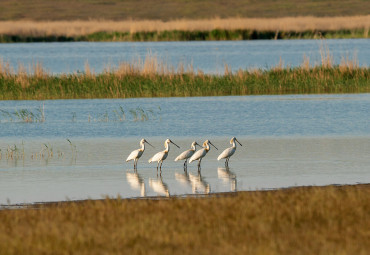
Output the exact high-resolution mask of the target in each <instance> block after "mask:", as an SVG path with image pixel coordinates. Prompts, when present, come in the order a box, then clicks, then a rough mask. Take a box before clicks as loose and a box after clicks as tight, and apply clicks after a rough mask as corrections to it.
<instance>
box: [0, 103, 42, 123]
mask: <svg viewBox="0 0 370 255" xmlns="http://www.w3.org/2000/svg"><path fill="white" fill-rule="evenodd" d="M0 113H1V115H0V122H4V121H5V122H27V123H30V122H45V111H44V105H42V106H40V107H39V108H38V109H37V110H36V111H32V110H29V109H24V108H23V109H19V110H18V109H16V110H14V111H7V110H3V109H0Z"/></svg>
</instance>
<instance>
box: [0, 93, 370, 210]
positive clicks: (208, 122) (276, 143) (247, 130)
mask: <svg viewBox="0 0 370 255" xmlns="http://www.w3.org/2000/svg"><path fill="white" fill-rule="evenodd" d="M40 107H41V111H42V108H43V107H44V116H45V121H44V122H31V123H27V122H23V121H21V120H20V118H18V117H16V116H15V115H14V112H16V111H20V110H21V109H27V110H28V111H31V112H33V113H34V114H35V116H36V119H37V120H40V114H39V111H38V109H40ZM120 107H122V109H123V110H124V111H125V119H124V118H123V116H122V115H120V116H119V115H117V113H120V109H121V108H120ZM0 110H2V112H0V120H1V121H0V205H4V204H8V203H9V204H18V203H34V202H47V201H62V200H78V199H88V198H92V199H99V198H102V197H104V196H109V197H116V196H117V195H119V196H120V197H124V198H129V197H138V196H157V195H159V196H172V195H187V194H206V193H213V192H234V191H243V190H256V189H259V190H260V189H274V188H283V187H292V186H302V185H329V184H357V183H370V157H369V153H370V119H369V112H370V94H330V95H283V96H278V95H277V96H233V97H201V98H196V97H194V98H153V99H149V98H146V99H119V100H112V99H109V100H100V99H99V100H52V101H0ZM130 110H131V111H132V112H130ZM140 110H143V111H144V113H145V114H147V116H148V119H147V120H144V121H141V117H140V116H141V115H140ZM150 111H152V112H150ZM6 113H8V114H6ZM9 114H10V115H9ZM135 114H136V117H137V119H136V120H135ZM232 136H236V137H237V138H238V140H239V141H240V142H241V143H242V145H243V146H239V145H238V147H237V150H236V153H235V155H234V156H233V157H232V158H231V159H230V167H229V168H225V167H224V161H222V160H221V161H217V156H218V155H219V154H220V153H221V152H222V151H223V150H224V149H225V148H227V147H228V146H230V144H229V140H230V138H231V137H232ZM143 137H144V138H146V139H147V140H148V141H149V142H150V143H151V144H152V145H153V146H155V148H151V147H148V146H147V148H146V150H145V152H144V154H143V156H142V158H140V160H139V164H138V170H137V172H135V171H134V170H133V166H132V162H127V163H126V162H125V159H126V158H127V156H128V155H129V154H130V152H131V151H132V150H134V149H137V148H139V140H140V139H141V138H143ZM167 137H169V138H171V139H172V140H173V141H174V142H175V143H176V144H178V145H179V146H180V147H181V148H180V149H178V148H176V147H174V146H171V148H170V152H169V156H168V158H167V159H166V161H165V162H164V163H163V167H162V173H158V171H157V170H156V163H151V164H150V163H148V159H149V158H150V157H151V156H153V155H154V154H155V153H156V152H158V151H161V150H163V149H164V147H163V142H164V140H165V138H167ZM67 138H68V139H69V141H71V143H69V141H68V140H67ZM206 139H209V140H211V141H212V143H213V144H214V145H216V147H218V149H219V150H216V149H215V148H211V150H210V152H209V153H208V154H207V156H206V157H205V158H204V159H203V160H202V166H201V171H200V172H199V171H198V168H197V165H196V163H190V164H189V166H188V170H187V171H186V172H184V169H183V162H174V158H175V157H176V156H177V155H179V154H180V153H181V152H182V151H184V150H187V149H188V148H189V147H190V144H191V142H192V141H194V140H196V141H197V142H198V143H202V142H203V141H204V140H206ZM47 150H52V152H53V155H50V154H49V153H47ZM12 151H14V153H15V154H14V155H17V156H14V157H10V156H9V155H10V154H9V153H11V152H12ZM0 208H1V206H0Z"/></svg>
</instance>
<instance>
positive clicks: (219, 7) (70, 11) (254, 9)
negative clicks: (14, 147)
mask: <svg viewBox="0 0 370 255" xmlns="http://www.w3.org/2000/svg"><path fill="white" fill-rule="evenodd" d="M368 14H369V3H368V1H367V0H341V1H336V0H321V1H312V0H298V1H297V0H284V1H276V0H261V1H251V0H229V1H223V0H188V1H184V0H155V1H153V0H125V1H122V0H104V1H101V0H73V1H72V0H59V1H50V0H33V1H29V0H17V1H14V0H2V1H0V20H20V19H23V20H89V19H105V20H127V19H134V20H143V19H159V20H174V19H181V18H186V19H200V18H202V19H209V18H214V17H221V18H225V17H249V18H253V17H259V18H263V17H265V18H275V17H287V16H290V17H296V16H316V17H324V16H353V15H368Z"/></svg>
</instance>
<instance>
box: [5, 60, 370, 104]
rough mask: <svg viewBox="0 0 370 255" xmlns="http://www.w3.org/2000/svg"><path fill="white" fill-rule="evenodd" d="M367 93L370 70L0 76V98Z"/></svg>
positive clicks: (317, 69)
mask: <svg viewBox="0 0 370 255" xmlns="http://www.w3.org/2000/svg"><path fill="white" fill-rule="evenodd" d="M361 92H370V68H360V67H354V68H349V67H343V66H334V67H313V68H305V67H298V68H293V69H289V68H286V69H284V68H278V67H277V68H274V69H272V70H267V71H262V70H255V71H239V72H236V73H226V74H224V75H205V74H202V73H192V72H190V73H183V74H178V73H174V74H155V73H149V74H145V73H136V72H134V71H132V72H131V73H125V74H119V73H114V72H111V73H102V74H96V75H94V74H90V73H88V74H84V73H83V74H63V75H46V74H45V75H36V74H31V75H23V74H6V73H2V74H1V73H0V100H20V99H22V100H23V99H37V100H41V99H67V98H132V97H173V96H176V97H186V96H226V95H259V94H292V93H295V94H296V93H361Z"/></svg>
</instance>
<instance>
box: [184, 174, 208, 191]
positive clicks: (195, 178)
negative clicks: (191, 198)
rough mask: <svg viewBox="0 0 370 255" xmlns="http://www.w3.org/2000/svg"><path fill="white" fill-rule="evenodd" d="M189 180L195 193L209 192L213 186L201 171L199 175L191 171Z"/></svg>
mask: <svg viewBox="0 0 370 255" xmlns="http://www.w3.org/2000/svg"><path fill="white" fill-rule="evenodd" d="M189 180H190V183H191V188H192V191H193V193H194V194H196V193H203V194H209V192H211V187H210V186H209V184H208V183H207V182H206V181H205V180H204V179H203V177H202V175H201V173H200V171H198V175H193V174H191V173H189Z"/></svg>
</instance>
